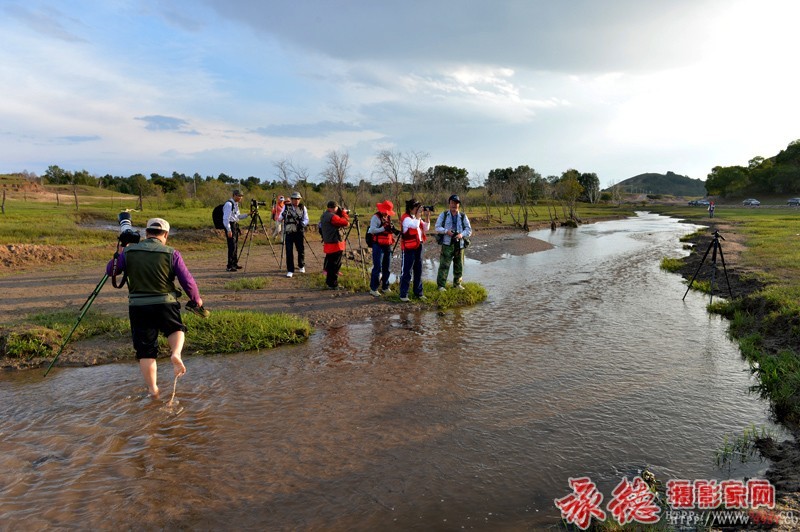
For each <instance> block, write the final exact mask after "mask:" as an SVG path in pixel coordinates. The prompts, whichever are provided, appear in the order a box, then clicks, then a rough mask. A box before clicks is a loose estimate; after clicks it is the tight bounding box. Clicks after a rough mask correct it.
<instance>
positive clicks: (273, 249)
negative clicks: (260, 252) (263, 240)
mask: <svg viewBox="0 0 800 532" xmlns="http://www.w3.org/2000/svg"><path fill="white" fill-rule="evenodd" d="M255 216H256V217H257V218H258V223H259V224H261V230H262V231H264V236H265V237H267V243H268V244H269V249H270V250H272V256H273V257H275V260H276V261H277V260H278V255H277V254H276V253H275V247H274V246H273V245H272V240H270V237H269V234H268V233H267V228H266V227H264V220H262V219H261V215H260V214H258V213H256V215H255ZM280 267H281V263H280V261H278V269H280Z"/></svg>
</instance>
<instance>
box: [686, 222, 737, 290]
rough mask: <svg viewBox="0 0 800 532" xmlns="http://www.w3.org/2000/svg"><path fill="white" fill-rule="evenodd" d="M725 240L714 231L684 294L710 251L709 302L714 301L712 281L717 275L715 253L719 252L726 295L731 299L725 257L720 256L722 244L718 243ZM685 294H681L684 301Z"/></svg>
mask: <svg viewBox="0 0 800 532" xmlns="http://www.w3.org/2000/svg"><path fill="white" fill-rule="evenodd" d="M720 238H722V240H725V238H723V237H722V235H720V234H719V231H716V230H715V231H714V238H713V239H712V240H711V244H709V245H708V249H707V250H706V253H705V255H703V260H701V261H700V266H698V267H697V271H696V272H694V276H692V280H691V281H689V287H688V288H687V289H686V294H688V293H689V290H691V288H692V283H693V282H694V280H695V278H696V277H697V274H698V273H700V268H702V267H703V263H704V262H705V261H706V257H708V252H709V251H711V250H712V249H713V250H714V252H713V253H712V254H711V301H710V302H713V301H714V280H715V278H716V274H717V251H718V250H719V258H720V259H721V260H722V271H723V272H724V273H725V282H726V283H727V284H728V294H730V296H731V298H733V290H731V282H730V281H729V280H728V269H727V268H726V267H725V257H724V256H723V254H722V244H720V243H719V239H720ZM686 294H683V299H684V300H685V299H686Z"/></svg>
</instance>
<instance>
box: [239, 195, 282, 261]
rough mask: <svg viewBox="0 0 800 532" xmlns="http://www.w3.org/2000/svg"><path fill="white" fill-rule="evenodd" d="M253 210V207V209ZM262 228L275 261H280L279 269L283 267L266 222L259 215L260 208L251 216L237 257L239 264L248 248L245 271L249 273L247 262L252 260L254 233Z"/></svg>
mask: <svg viewBox="0 0 800 532" xmlns="http://www.w3.org/2000/svg"><path fill="white" fill-rule="evenodd" d="M251 209H252V207H251ZM259 227H261V231H263V232H264V236H265V237H266V238H267V242H268V243H269V248H270V250H272V256H273V257H275V260H276V261H278V268H280V267H281V263H280V261H279V260H278V255H277V254H276V253H275V247H274V246H273V245H272V240H270V238H269V235H268V234H267V229H266V228H265V227H264V221H263V220H262V219H261V215H260V214H258V208H257V207H256V208H255V209H252V210H251V215H250V225H249V226H247V234H246V235H245V236H244V239H242V245H241V247H240V248H239V253H238V255H237V256H236V261H237V262H238V261H239V259H241V258H242V253H244V248H245V246H247V257H246V258H245V260H244V271H247V261H248V260H249V259H250V247H251V246H252V245H253V233H254V232H255V231H257V230H258V228H259Z"/></svg>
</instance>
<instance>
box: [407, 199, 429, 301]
mask: <svg viewBox="0 0 800 532" xmlns="http://www.w3.org/2000/svg"><path fill="white" fill-rule="evenodd" d="M421 206H422V203H420V202H419V201H417V200H415V199H413V198H412V199H410V200H408V201H407V202H406V212H405V214H403V216H401V217H400V222H401V224H402V231H401V236H400V248H401V249H402V250H403V266H402V272H403V273H402V275H401V276H400V301H409V299H408V289H409V285H410V284H411V273H412V271H413V273H414V296H415V297H417V298H418V299H421V300H423V301H424V300H425V299H426V298H425V296H424V295H423V294H422V247H423V244H424V243H425V240H426V239H427V236H426V235H425V233H426V231H428V229H430V228H431V220H430V218H431V213H430V212H428V211H427V210H426V211H425V219H424V220H422V219H420V218H417V214H418V213H419V208H420V207H421Z"/></svg>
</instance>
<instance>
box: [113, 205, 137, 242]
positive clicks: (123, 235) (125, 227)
mask: <svg viewBox="0 0 800 532" xmlns="http://www.w3.org/2000/svg"><path fill="white" fill-rule="evenodd" d="M117 222H118V223H119V237H118V238H119V245H120V246H122V247H125V246H127V245H128V244H138V243H139V240H141V238H142V235H140V234H139V231H137V230H135V229H134V228H133V227H131V213H129V212H127V211H122V212H121V213H119V214H118V215H117Z"/></svg>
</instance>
